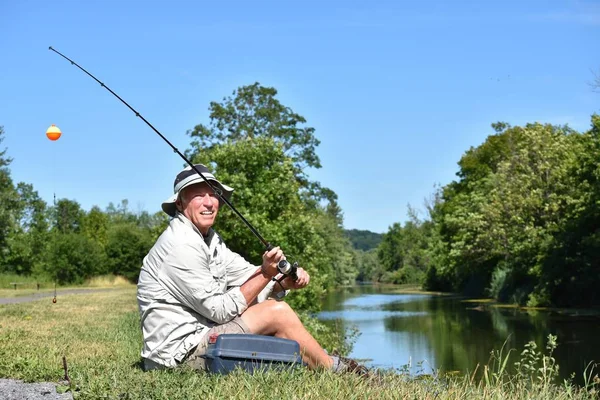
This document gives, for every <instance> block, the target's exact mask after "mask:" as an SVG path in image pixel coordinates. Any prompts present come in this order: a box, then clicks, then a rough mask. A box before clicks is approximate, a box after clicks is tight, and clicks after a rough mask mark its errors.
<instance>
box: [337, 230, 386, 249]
mask: <svg viewBox="0 0 600 400" xmlns="http://www.w3.org/2000/svg"><path fill="white" fill-rule="evenodd" d="M344 233H345V235H346V237H347V238H348V239H350V243H352V247H353V248H355V249H356V250H362V251H368V250H372V249H375V248H377V246H379V243H381V240H382V239H383V235H382V234H381V233H375V232H371V231H367V230H360V229H345V230H344Z"/></svg>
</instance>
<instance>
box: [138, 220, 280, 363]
mask: <svg viewBox="0 0 600 400" xmlns="http://www.w3.org/2000/svg"><path fill="white" fill-rule="evenodd" d="M211 236H212V237H211ZM209 237H210V242H209V245H207V244H206V243H205V240H204V238H203V236H202V234H201V233H200V231H199V230H198V229H197V228H196V227H195V226H194V225H193V224H192V223H191V222H190V221H189V220H188V219H187V218H186V217H185V216H184V215H183V214H181V213H177V215H176V217H175V218H173V219H172V220H171V222H170V223H169V226H168V227H167V229H166V230H165V231H164V232H163V233H162V235H161V236H160V237H159V238H158V240H157V241H156V243H155V244H154V246H153V247H152V249H151V250H150V252H149V253H148V255H147V256H146V257H144V261H143V266H142V270H141V272H140V277H139V279H138V285H137V289H138V290H137V300H138V306H139V311H140V315H141V327H142V334H143V340H144V344H143V348H142V354H141V355H142V357H143V358H144V362H145V367H146V369H153V368H160V367H175V366H177V365H178V364H179V363H180V362H181V361H182V360H183V358H184V357H185V356H186V355H187V353H188V352H189V351H190V350H191V349H193V348H194V347H195V346H197V345H198V343H199V342H200V340H201V339H202V337H203V336H204V335H206V333H207V332H208V330H209V329H210V328H211V327H212V326H214V325H216V324H223V323H226V322H228V321H231V320H232V319H233V318H235V317H236V316H238V315H241V314H242V313H243V312H244V311H245V310H246V308H247V307H248V304H246V299H245V298H244V296H243V294H242V292H241V291H240V286H241V285H242V284H243V283H244V282H246V281H247V280H248V279H249V278H250V276H251V275H252V274H253V273H254V272H255V271H256V270H257V268H258V266H255V265H252V264H250V263H249V262H247V261H246V260H244V258H242V257H241V256H240V255H238V254H236V253H234V252H232V251H231V250H229V249H228V248H227V246H226V245H225V243H223V240H222V239H221V237H220V236H219V235H218V234H217V233H216V232H214V231H212V232H211V234H210V235H209ZM273 285H274V282H270V283H269V284H268V285H267V287H266V288H265V289H264V290H263V291H262V292H261V293H260V294H259V296H258V298H257V301H258V302H261V301H264V300H265V299H266V298H267V297H268V296H269V295H270V294H271V291H272V290H273Z"/></svg>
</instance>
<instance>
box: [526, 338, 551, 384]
mask: <svg viewBox="0 0 600 400" xmlns="http://www.w3.org/2000/svg"><path fill="white" fill-rule="evenodd" d="M557 346H558V343H557V337H556V336H554V335H552V334H549V335H548V343H547V344H546V353H540V352H539V351H537V345H536V344H535V342H533V341H532V342H529V343H527V344H526V345H525V349H524V350H523V352H522V353H521V359H520V360H519V361H517V362H516V363H515V367H516V369H517V373H516V379H519V380H528V381H529V382H530V383H531V384H536V383H540V384H542V385H548V384H550V383H552V382H554V381H555V380H556V377H557V376H558V369H559V366H558V364H557V363H556V360H555V359H554V357H553V356H552V353H554V350H555V349H556V347H557Z"/></svg>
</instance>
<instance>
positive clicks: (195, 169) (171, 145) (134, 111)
mask: <svg viewBox="0 0 600 400" xmlns="http://www.w3.org/2000/svg"><path fill="white" fill-rule="evenodd" d="M48 49H49V50H52V51H53V52H55V53H56V54H58V55H59V56H61V57H62V58H64V59H66V60H67V61H69V62H70V63H71V64H72V65H74V66H76V67H77V68H79V69H80V70H82V71H83V72H85V73H86V74H87V75H88V76H89V77H91V78H92V79H93V80H95V81H96V82H98V83H99V84H100V86H102V87H103V88H105V89H106V90H108V91H109V92H110V93H111V94H112V95H113V96H115V97H116V98H117V99H119V100H121V102H122V103H123V104H125V105H126V106H127V108H129V109H130V110H131V111H133V113H134V114H135V116H136V117H140V118H141V120H142V121H144V122H145V123H146V125H148V126H149V127H150V128H152V130H153V131H154V132H156V133H157V134H158V136H160V137H161V138H162V139H163V140H164V141H165V142H166V143H167V144H168V145H169V146H170V147H171V149H173V151H174V152H175V153H177V154H178V155H179V156H180V157H181V158H183V160H184V161H185V162H186V163H187V164H188V165H189V166H190V167H191V168H192V169H193V170H194V171H196V173H197V174H198V175H200V177H202V179H204V181H205V182H206V183H207V184H208V186H209V187H210V188H211V189H212V190H213V192H215V194H216V195H217V196H219V199H221V200H222V201H223V202H224V203H225V204H227V205H228V206H229V208H231V210H233V212H234V213H236V214H237V216H238V217H240V218H241V220H242V221H243V222H244V224H246V226H247V227H248V228H249V229H250V231H252V233H253V234H254V236H256V237H257V238H258V240H260V241H261V243H262V244H263V245H264V246H265V247H266V248H267V250H270V249H271V248H272V246H271V244H270V243H269V242H267V241H266V240H265V239H264V238H263V237H262V236H261V234H260V233H258V231H257V230H256V228H254V226H252V224H251V223H250V222H248V220H247V219H246V218H244V216H243V215H242V214H241V213H240V212H239V211H238V210H237V209H236V208H235V207H234V206H233V204H231V202H230V201H229V200H227V199H226V198H225V196H223V194H222V192H221V190H220V189H218V188H216V187H215V186H213V185H212V184H211V183H210V182H209V180H208V179H206V177H205V176H204V175H203V174H202V172H200V171H198V168H196V166H195V165H194V164H192V162H191V161H190V160H188V159H187V157H186V156H184V155H183V154H182V153H181V152H180V151H179V150H178V149H177V148H176V147H175V146H173V144H172V143H171V142H170V141H169V140H168V139H167V138H166V137H164V136H163V134H162V133H160V132H159V131H158V129H156V128H155V127H154V126H153V125H152V124H151V123H150V122H148V121H147V120H146V118H144V117H143V116H142V115H141V114H140V113H139V112H137V111H136V110H135V109H134V108H133V107H131V106H130V105H129V104H128V103H127V102H126V101H125V100H123V99H122V98H121V96H119V95H118V94H116V93H115V92H113V91H112V90H111V89H110V88H109V87H108V86H106V85H105V84H104V83H102V82H100V81H99V80H98V79H97V78H96V77H95V76H94V75H92V74H91V73H89V72H88V71H86V70H85V68H83V67H81V66H80V65H79V64H77V63H76V62H75V61H73V60H71V59H70V58H69V57H67V56H65V55H64V54H62V53H61V52H59V51H57V50H55V49H54V48H52V46H50V47H48Z"/></svg>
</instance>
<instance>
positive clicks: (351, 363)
mask: <svg viewBox="0 0 600 400" xmlns="http://www.w3.org/2000/svg"><path fill="white" fill-rule="evenodd" d="M331 358H332V359H333V371H334V372H336V373H340V374H341V373H346V372H350V373H354V374H357V375H360V376H369V369H368V368H367V367H365V366H364V365H360V364H359V363H358V362H356V360H353V359H351V358H347V357H342V356H340V355H339V354H337V352H335V351H334V352H333V353H332V356H331Z"/></svg>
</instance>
